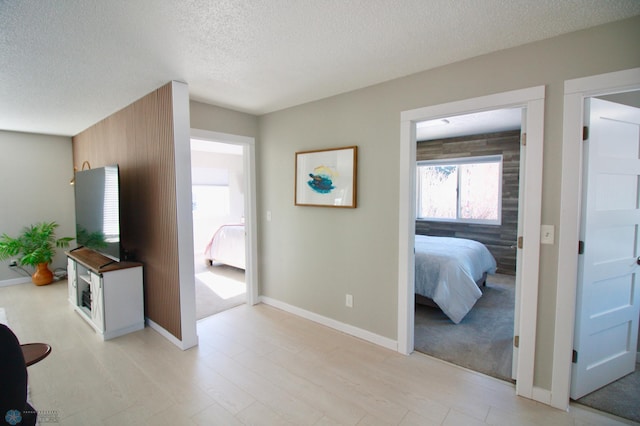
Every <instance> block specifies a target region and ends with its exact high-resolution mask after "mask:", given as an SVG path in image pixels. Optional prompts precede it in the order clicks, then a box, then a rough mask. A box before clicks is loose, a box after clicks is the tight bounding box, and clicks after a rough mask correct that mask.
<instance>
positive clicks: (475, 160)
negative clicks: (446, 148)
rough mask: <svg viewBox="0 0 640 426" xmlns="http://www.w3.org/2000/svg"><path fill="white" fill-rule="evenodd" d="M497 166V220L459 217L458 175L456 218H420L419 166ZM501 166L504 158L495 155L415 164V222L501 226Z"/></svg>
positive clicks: (443, 159)
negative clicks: (489, 164) (493, 164)
mask: <svg viewBox="0 0 640 426" xmlns="http://www.w3.org/2000/svg"><path fill="white" fill-rule="evenodd" d="M495 162H497V163H498V165H499V171H498V173H499V182H498V218H497V220H487V219H463V218H461V217H460V179H461V176H460V173H457V177H458V182H457V186H456V218H455V219H453V218H434V217H422V216H420V206H421V205H422V180H421V179H420V167H421V166H456V167H459V166H461V165H465V164H481V163H495ZM503 164H504V158H503V155H502V154H496V155H482V156H475V157H458V158H441V159H436V160H420V161H417V162H416V220H417V221H423V222H444V223H466V224H479V225H489V226H501V225H502V186H503V183H504V177H503V172H504V170H503Z"/></svg>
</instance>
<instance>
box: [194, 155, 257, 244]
mask: <svg viewBox="0 0 640 426" xmlns="http://www.w3.org/2000/svg"><path fill="white" fill-rule="evenodd" d="M191 166H192V168H195V169H200V170H196V173H197V174H196V175H194V174H193V173H192V177H193V180H192V184H193V185H196V184H201V185H215V184H217V183H214V182H211V180H212V178H215V177H216V176H217V174H216V173H207V172H206V171H205V170H206V169H221V170H226V173H227V176H228V182H227V183H228V187H229V212H228V213H229V214H228V215H224V216H222V215H215V214H206V215H204V216H199V215H197V214H196V213H195V211H194V223H193V226H194V235H193V240H194V249H195V251H196V253H199V252H202V251H203V250H204V247H205V246H206V245H207V243H208V242H209V240H210V239H211V237H212V236H213V234H214V233H215V231H216V230H217V229H218V228H219V227H220V226H222V225H224V224H229V223H234V224H235V223H241V222H242V221H243V220H244V216H245V214H244V175H243V166H244V164H243V157H242V154H222V153H216V152H206V151H196V150H192V151H191ZM195 176H198V177H199V178H198V179H197V180H196V178H195ZM207 178H208V179H207ZM195 201H196V200H194V202H195ZM205 211H206V210H205ZM196 218H197V219H196ZM196 224H197V225H198V226H196ZM198 230H199V231H200V232H201V233H202V234H201V235H199V234H198Z"/></svg>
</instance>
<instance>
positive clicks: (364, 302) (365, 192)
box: [257, 17, 640, 389]
mask: <svg viewBox="0 0 640 426" xmlns="http://www.w3.org/2000/svg"><path fill="white" fill-rule="evenodd" d="M637 40H640V17H637V18H633V19H630V20H625V21H621V22H618V23H613V24H608V25H605V26H600V27H596V28H592V29H589V30H585V31H580V32H575V33H571V34H568V35H564V36H560V37H556V38H553V39H550V40H546V41H541V42H536V43H532V44H529V45H525V46H522V47H518V48H513V49H508V50H504V51H500V52H497V53H493V54H488V55H483V56H479V57H476V58H473V59H470V60H466V61H463V62H459V63H456V64H452V65H448V66H445V67H441V68H437V69H434V70H430V71H425V72H421V73H418V74H414V75H411V76H408V77H405V78H402V79H398V80H394V81H390V82H387V83H383V84H379V85H376V86H372V87H368V88H365V89H362V90H357V91H354V92H350V93H346V94H343V95H339V96H335V97H331V98H328V99H324V100H321V101H318V102H313V103H309V104H305V105H301V106H298V107H294V108H290V109H287V110H283V111H279V112H275V113H272V114H268V115H265V116H262V117H260V119H259V123H260V127H259V129H260V134H259V144H258V145H257V152H258V167H259V174H258V197H259V205H258V207H259V214H258V217H259V218H260V222H259V226H260V231H259V236H260V247H259V249H260V271H261V276H260V283H261V294H262V295H264V296H268V297H271V298H274V299H278V300H280V301H283V302H285V303H288V304H290V305H293V306H296V307H299V308H302V309H305V310H308V311H311V312H314V313H316V314H319V315H323V316H326V317H329V318H332V319H334V320H337V321H342V322H344V323H347V324H350V325H353V326H356V327H360V328H363V329H365V330H368V331H370V332H373V333H376V334H379V335H381V336H385V337H388V338H391V339H396V338H397V336H396V333H397V294H398V283H397V271H398V232H399V230H398V202H399V200H398V185H399V145H400V144H399V139H400V113H401V112H402V111H406V110H410V109H414V108H419V107H424V106H430V105H437V104H440V103H445V102H451V101H456V100H461V99H466V98H472V97H477V96H483V95H489V94H494V93H499V92H504V91H508V90H514V89H521V88H526V87H533V86H539V85H545V86H546V89H547V95H546V101H545V135H544V136H545V142H544V173H543V194H542V221H543V223H547V224H557V223H558V217H559V208H560V207H559V204H560V194H559V191H560V178H561V170H560V165H561V151H562V150H561V144H562V111H563V110H562V109H563V96H564V81H565V80H567V79H573V78H578V77H583V76H589V75H594V74H601V73H605V72H611V71H617V70H623V69H628V68H634V67H638V66H640V49H638V44H637ZM349 145H357V146H358V147H359V151H358V155H359V159H358V167H359V170H358V208H357V209H354V210H347V209H331V208H317V207H296V206H294V204H293V186H294V155H295V152H296V151H306V150H313V149H320V148H330V147H339V146H349ZM266 211H271V213H272V220H271V221H266V219H265V216H266V215H265V212H266ZM556 232H557V230H556ZM540 256H541V259H540V283H539V307H538V324H537V330H538V331H537V336H536V353H535V373H534V385H535V386H537V387H540V388H543V389H550V387H551V374H552V372H551V365H552V356H553V337H554V336H553V332H554V317H555V294H556V289H557V283H556V272H557V263H558V260H557V259H558V248H557V245H555V244H554V245H543V246H541V253H540ZM345 293H351V294H353V296H354V306H353V308H351V309H349V308H346V307H345V306H344V300H345Z"/></svg>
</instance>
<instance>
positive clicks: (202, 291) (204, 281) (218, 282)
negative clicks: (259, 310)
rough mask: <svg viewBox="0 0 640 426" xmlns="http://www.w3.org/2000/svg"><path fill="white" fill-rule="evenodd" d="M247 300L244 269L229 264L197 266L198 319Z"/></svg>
mask: <svg viewBox="0 0 640 426" xmlns="http://www.w3.org/2000/svg"><path fill="white" fill-rule="evenodd" d="M203 264H204V263H203ZM245 301H246V285H245V278H244V271H243V270H242V269H237V268H234V267H231V266H227V265H214V266H208V267H206V266H197V267H196V319H198V320H199V319H203V318H206V317H209V316H211V315H215V314H217V313H219V312H222V311H226V310H227V309H231V308H233V307H235V306H238V305H241V304H243V303H245Z"/></svg>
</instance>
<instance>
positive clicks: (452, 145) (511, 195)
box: [416, 130, 520, 275]
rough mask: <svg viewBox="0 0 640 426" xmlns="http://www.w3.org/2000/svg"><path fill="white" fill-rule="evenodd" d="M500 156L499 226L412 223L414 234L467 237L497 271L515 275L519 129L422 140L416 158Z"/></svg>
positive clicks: (418, 221) (419, 159) (427, 222)
mask: <svg viewBox="0 0 640 426" xmlns="http://www.w3.org/2000/svg"><path fill="white" fill-rule="evenodd" d="M499 154H502V156H503V163H502V173H503V174H502V225H501V226H490V225H476V224H467V223H450V222H430V221H424V220H417V221H416V234H419V235H435V236H441V237H458V238H468V239H472V240H476V241H480V242H481V243H483V244H485V245H486V246H487V248H489V251H491V254H493V256H494V257H495V258H496V262H497V263H498V268H497V272H499V273H501V274H511V275H515V272H516V249H514V248H511V246H513V245H515V244H516V240H517V238H518V234H517V232H518V190H519V176H520V130H512V131H507V132H499V133H487V134H481V135H474V136H463V137H457V138H449V139H439V140H432V141H422V142H418V144H417V151H416V159H417V160H418V161H421V160H437V159H444V158H461V157H475V156H483V155H499Z"/></svg>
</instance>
